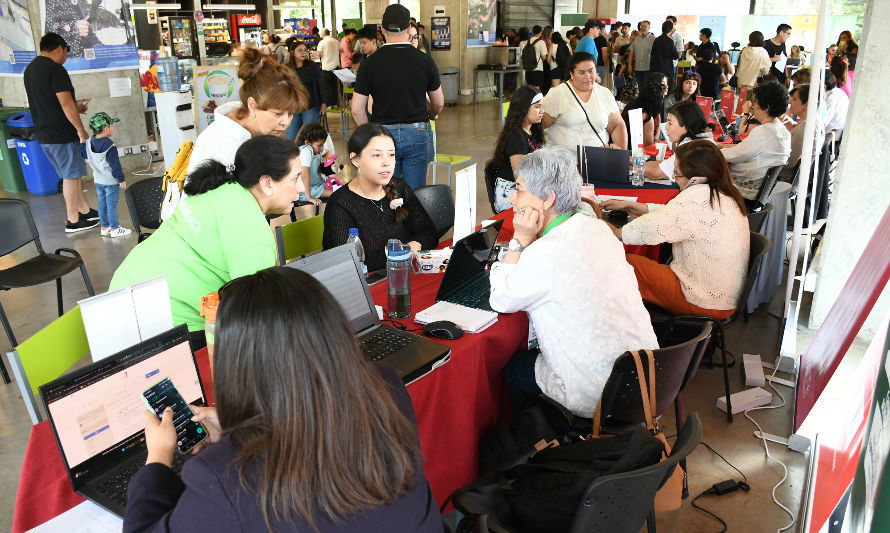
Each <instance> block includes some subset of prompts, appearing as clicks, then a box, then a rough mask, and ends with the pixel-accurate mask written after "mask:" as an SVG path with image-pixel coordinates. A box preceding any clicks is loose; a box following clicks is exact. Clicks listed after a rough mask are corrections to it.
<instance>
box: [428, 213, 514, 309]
mask: <svg viewBox="0 0 890 533" xmlns="http://www.w3.org/2000/svg"><path fill="white" fill-rule="evenodd" d="M503 224H504V221H503V220H500V219H499V220H497V221H495V222H494V223H493V224H490V225H488V226H486V227H484V228H482V229H480V230H479V231H474V232H473V233H470V234H469V235H467V236H466V237H464V238H463V239H461V240H459V241H457V242H456V243H454V251H452V252H451V258H450V259H449V260H448V266H447V267H446V268H445V275H444V276H443V277H442V284H441V285H440V286H439V293H438V295H437V297H436V298H437V299H438V298H439V297H444V296H446V295H447V294H448V293H449V292H450V291H452V290H454V289H456V288H458V287H459V286H460V285H461V284H462V283H463V282H465V281H467V280H469V279H470V278H472V277H473V276H475V275H476V274H477V273H479V272H485V267H486V265H487V263H488V258H489V256H491V249H492V248H494V244H495V242H497V240H498V233H499V232H500V231H501V226H502V225H503Z"/></svg>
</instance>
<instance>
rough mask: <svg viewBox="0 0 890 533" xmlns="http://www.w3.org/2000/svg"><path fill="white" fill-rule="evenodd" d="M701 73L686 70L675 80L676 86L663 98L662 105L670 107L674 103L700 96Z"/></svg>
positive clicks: (692, 99)
mask: <svg viewBox="0 0 890 533" xmlns="http://www.w3.org/2000/svg"><path fill="white" fill-rule="evenodd" d="M700 86H701V74H699V73H698V72H694V71H691V70H688V71H686V72H684V73H683V76H682V77H681V78H680V79H679V80H678V81H677V86H676V87H675V88H674V90H673V91H671V92H670V93H669V94H668V95H667V97H666V98H665V99H664V107H665V108H666V109H667V108H670V107H671V106H673V105H674V104H676V103H679V102H683V101H686V100H691V101H693V102H695V97H696V96H701V88H700Z"/></svg>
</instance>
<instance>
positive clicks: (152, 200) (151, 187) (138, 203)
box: [124, 176, 164, 242]
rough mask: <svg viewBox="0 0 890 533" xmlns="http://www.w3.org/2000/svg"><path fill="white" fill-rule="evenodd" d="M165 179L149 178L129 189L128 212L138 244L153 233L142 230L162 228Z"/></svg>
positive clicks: (127, 190)
mask: <svg viewBox="0 0 890 533" xmlns="http://www.w3.org/2000/svg"><path fill="white" fill-rule="evenodd" d="M163 183H164V178H163V177H160V176H159V177H156V178H147V179H144V180H142V181H137V182H136V183H134V184H132V185H130V186H128V187H127V189H126V190H125V191H124V198H125V199H126V200H127V210H129V211H130V220H132V221H133V226H134V228H135V229H136V234H137V235H138V236H139V237H138V240H137V241H136V242H142V241H144V240H145V239H147V238H148V236H149V235H151V233H149V232H147V231H142V228H148V229H151V230H156V229H158V228H159V227H160V226H161V202H163V201H164V189H163Z"/></svg>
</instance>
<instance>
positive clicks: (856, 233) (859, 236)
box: [809, 0, 890, 340]
mask: <svg viewBox="0 0 890 533" xmlns="http://www.w3.org/2000/svg"><path fill="white" fill-rule="evenodd" d="M888 19H890V2H887V1H885V0H869V2H868V7H867V10H866V13H865V18H864V26H863V31H862V39H861V40H860V43H859V61H858V62H857V65H856V77H855V80H854V82H853V93H852V96H853V97H852V99H851V100H850V111H849V114H848V116H847V126H846V134H845V139H844V143H843V146H842V148H841V154H840V162H839V167H838V169H837V175H836V176H835V187H834V194H833V195H832V197H831V211H830V212H829V215H828V226H827V228H826V232H825V242H824V245H823V247H822V258H821V269H820V274H819V279H818V282H817V283H816V289H815V293H814V295H813V305H812V308H811V311H810V320H809V327H810V328H811V329H816V328H818V327H819V326H821V325H822V322H823V321H824V320H825V317H826V315H827V314H828V311H829V310H830V309H831V306H832V305H833V304H834V301H835V299H836V298H837V295H838V293H840V290H841V288H843V286H844V283H846V281H847V277H848V276H849V274H850V272H852V270H853V267H854V266H855V265H856V262H857V261H858V260H859V257H860V256H861V255H862V252H863V251H864V250H865V245H866V244H867V243H868V240H869V239H870V238H871V236H872V233H874V230H875V228H876V227H877V224H878V222H879V221H880V219H881V217H882V216H883V215H884V211H885V210H886V209H887V207H888V205H890V187H888V186H887V170H886V166H885V164H884V160H885V159H886V152H887V141H888V139H890V124H888V123H887V119H888V118H890V100H888V99H887V98H885V97H883V94H884V92H885V91H886V81H887V78H886V72H887V71H886V70H884V69H885V68H890V56H888V55H887V53H886V50H888V49H890V32H887V31H886V28H885V26H886V25H885V24H883V22H884V21H886V20H888ZM888 310H890V297H888V291H887V289H886V288H885V290H884V292H883V294H882V295H881V298H880V299H879V300H878V302H877V303H876V304H875V307H874V309H873V310H872V313H871V315H869V317H868V319H867V320H866V322H865V324H864V325H863V326H862V330H861V331H860V333H859V336H860V338H863V339H866V340H868V339H871V338H872V337H873V336H874V334H875V333H876V331H877V328H878V327H879V322H880V320H881V318H882V317H884V316H885V314H886V313H887V311H888Z"/></svg>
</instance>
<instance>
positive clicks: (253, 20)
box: [238, 13, 262, 26]
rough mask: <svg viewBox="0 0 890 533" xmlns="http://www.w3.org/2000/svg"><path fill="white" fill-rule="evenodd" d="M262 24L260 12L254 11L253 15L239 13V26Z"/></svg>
mask: <svg viewBox="0 0 890 533" xmlns="http://www.w3.org/2000/svg"><path fill="white" fill-rule="evenodd" d="M260 24H262V19H261V18H260V14H259V13H254V14H253V15H238V25H239V26H259V25H260Z"/></svg>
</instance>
